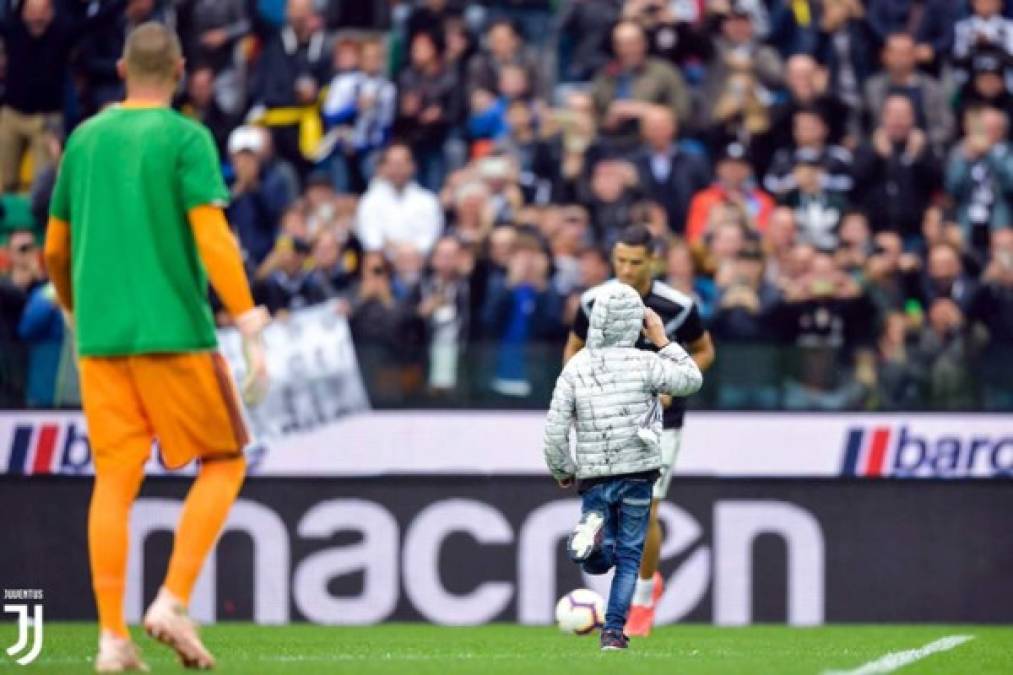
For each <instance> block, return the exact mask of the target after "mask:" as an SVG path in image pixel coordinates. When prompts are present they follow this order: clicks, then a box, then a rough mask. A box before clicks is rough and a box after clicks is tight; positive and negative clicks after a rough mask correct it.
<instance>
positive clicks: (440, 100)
mask: <svg viewBox="0 0 1013 675" xmlns="http://www.w3.org/2000/svg"><path fill="white" fill-rule="evenodd" d="M442 50H443V44H442V42H441V41H440V40H439V39H438V38H437V37H436V36H435V35H433V34H431V33H416V35H415V37H414V38H412V41H411V63H410V65H409V66H408V68H406V69H405V70H404V71H402V73H401V76H400V78H399V79H398V95H399V103H398V106H399V107H398V117H397V121H396V123H395V131H396V133H398V135H399V136H400V137H401V138H402V139H404V140H405V141H408V142H409V143H411V147H412V151H413V152H414V154H415V157H416V159H417V161H418V165H419V176H420V178H419V182H420V183H421V184H422V185H423V186H424V187H426V188H427V189H429V190H439V189H440V186H441V184H442V183H443V178H444V176H445V175H446V173H447V165H446V160H445V157H444V145H445V144H446V143H447V139H448V137H449V132H450V125H452V124H454V123H456V122H457V121H458V120H459V118H460V116H461V111H460V106H461V100H462V99H461V92H459V91H457V89H458V87H459V86H460V83H459V82H458V81H457V79H456V78H455V77H454V73H453V72H451V71H450V70H448V69H447V68H446V67H445V66H444V64H443V57H442Z"/></svg>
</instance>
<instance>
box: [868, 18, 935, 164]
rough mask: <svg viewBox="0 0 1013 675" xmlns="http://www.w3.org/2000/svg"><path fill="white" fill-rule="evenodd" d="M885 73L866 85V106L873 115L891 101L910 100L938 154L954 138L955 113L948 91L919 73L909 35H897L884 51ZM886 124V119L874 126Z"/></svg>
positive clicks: (915, 50) (916, 57)
mask: <svg viewBox="0 0 1013 675" xmlns="http://www.w3.org/2000/svg"><path fill="white" fill-rule="evenodd" d="M882 56H883V67H884V71H885V72H882V73H880V74H879V75H874V76H873V77H871V78H869V79H868V81H866V83H865V105H866V108H867V109H868V110H869V111H870V112H871V113H872V114H873V115H876V114H877V113H881V111H882V110H883V109H884V106H885V104H886V100H887V98H889V97H891V96H896V95H904V96H907V97H908V99H909V100H910V101H911V105H912V107H913V108H914V113H915V123H916V124H917V126H918V127H919V128H920V129H922V130H923V131H924V132H925V133H926V134H928V139H929V141H930V142H931V143H932V145H933V148H934V149H935V150H936V151H937V152H938V151H939V150H941V149H942V148H943V147H945V145H946V143H948V142H949V140H950V139H951V138H952V137H953V128H954V122H953V111H952V109H951V108H950V106H949V105H947V99H946V91H945V90H944V89H943V86H942V85H941V84H940V83H939V81H938V80H936V79H935V78H933V77H931V76H930V75H926V74H925V73H922V72H919V71H918V70H917V63H918V46H917V45H916V44H915V42H914V40H913V39H912V37H911V36H910V35H909V34H907V33H893V34H892V35H890V36H889V38H888V39H887V41H886V44H885V46H884V47H883V54H882ZM882 123H883V118H882V115H881V114H879V116H878V117H874V124H875V125H881V124H882Z"/></svg>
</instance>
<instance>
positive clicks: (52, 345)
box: [18, 283, 81, 408]
mask: <svg viewBox="0 0 1013 675" xmlns="http://www.w3.org/2000/svg"><path fill="white" fill-rule="evenodd" d="M18 337H20V338H21V340H22V341H24V343H25V345H26V346H27V347H28V378H27V386H26V388H25V403H26V404H27V405H28V406H29V407H30V408H61V407H64V406H76V405H80V403H81V396H80V392H79V390H78V382H77V367H76V364H75V354H74V345H73V339H72V338H71V336H70V335H69V331H68V329H67V328H66V326H65V324H64V318H63V310H61V309H60V305H59V303H58V302H57V300H56V290H55V289H54V288H53V285H52V284H49V283H47V284H44V285H41V286H38V287H37V288H36V289H35V290H34V291H32V293H31V295H30V296H29V298H28V302H27V303H26V304H25V309H24V312H23V313H22V315H21V321H20V323H19V324H18Z"/></svg>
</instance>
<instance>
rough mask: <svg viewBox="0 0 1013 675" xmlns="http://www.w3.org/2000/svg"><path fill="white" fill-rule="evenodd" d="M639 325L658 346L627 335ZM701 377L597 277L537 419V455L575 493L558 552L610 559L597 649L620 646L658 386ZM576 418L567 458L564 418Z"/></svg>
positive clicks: (654, 318)
mask: <svg viewBox="0 0 1013 675" xmlns="http://www.w3.org/2000/svg"><path fill="white" fill-rule="evenodd" d="M641 331H643V333H644V335H645V336H646V337H647V339H648V340H650V341H651V342H652V343H653V344H654V346H655V347H657V349H658V352H657V353H652V352H648V351H643V350H639V349H637V348H636V347H635V346H634V345H635V344H636V342H637V339H638V337H639V336H640V334H641ZM702 383H703V375H702V374H701V373H700V368H699V367H697V365H696V363H695V362H694V361H693V359H691V358H690V357H689V355H688V354H687V353H686V351H685V350H684V349H683V348H682V347H680V346H679V345H678V344H677V343H675V342H670V341H669V339H668V337H667V336H666V334H665V326H664V325H663V324H662V322H661V319H660V318H659V317H658V315H657V314H656V313H655V312H654V311H652V310H650V309H647V308H645V307H644V303H643V300H642V299H641V297H640V294H639V293H637V291H635V290H634V289H633V288H631V287H630V286H627V285H625V284H622V283H619V282H612V283H609V284H606V285H605V286H603V287H602V288H601V289H600V291H599V293H598V295H597V297H596V301H595V304H594V309H593V310H592V312H591V317H590V327H589V331H588V339H587V345H586V347H585V348H584V349H582V350H581V351H580V352H578V353H577V354H576V355H575V356H574V357H573V358H572V359H570V360H569V361H568V362H567V364H566V367H565V368H564V369H563V372H562V374H561V375H560V376H559V380H558V381H557V382H556V388H555V391H554V392H553V395H552V406H551V408H550V409H549V414H548V417H547V419H546V425H545V462H546V464H547V465H548V467H549V470H550V471H551V472H552V476H553V477H554V478H555V479H556V480H557V481H558V482H559V484H560V486H561V487H569V486H570V485H571V484H572V483H573V481H574V479H576V480H577V482H578V489H579V492H580V494H581V496H582V499H583V506H582V511H583V515H582V516H581V519H580V522H579V523H578V524H577V526H576V527H575V528H574V530H573V533H572V534H571V535H570V537H569V539H568V541H567V553H568V554H569V556H570V558H571V559H572V560H573V561H574V562H576V563H579V564H580V565H581V567H582V568H583V569H584V571H585V572H587V573H588V574H605V573H606V572H608V571H609V570H610V569H612V568H613V567H615V568H616V572H615V577H614V578H613V580H612V588H611V591H610V593H609V600H608V609H607V610H606V613H605V627H604V629H603V630H602V634H601V648H602V649H603V650H612V649H626V648H627V647H628V645H629V639H628V638H627V637H626V636H625V635H624V634H623V627H624V626H625V625H626V618H627V614H628V613H629V608H630V602H631V600H632V598H633V589H634V586H635V585H636V580H637V572H638V570H639V569H640V558H641V556H642V555H643V551H644V538H645V536H646V534H647V524H648V520H649V516H650V510H651V489H652V487H653V485H654V481H655V480H657V478H658V475H659V468H660V467H661V465H662V458H661V426H662V425H661V405H660V402H659V401H658V395H659V394H668V395H670V396H689V395H690V394H693V393H695V392H697V391H698V390H699V389H700V386H701V385H702ZM574 423H575V424H576V433H577V447H576V458H574V457H572V456H571V454H570V444H569V432H570V425H571V424H574Z"/></svg>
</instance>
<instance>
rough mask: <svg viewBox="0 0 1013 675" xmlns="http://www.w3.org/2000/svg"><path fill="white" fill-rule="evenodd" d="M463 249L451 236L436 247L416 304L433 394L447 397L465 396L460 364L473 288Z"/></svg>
mask: <svg viewBox="0 0 1013 675" xmlns="http://www.w3.org/2000/svg"><path fill="white" fill-rule="evenodd" d="M463 254H464V249H463V248H462V246H461V243H460V242H459V241H457V239H455V238H454V237H452V236H447V237H443V238H441V239H440V240H439V241H437V242H436V245H435V246H434V247H433V252H432V255H431V256H430V258H429V269H428V273H427V274H426V276H424V277H423V279H422V283H421V284H420V286H419V288H418V291H417V293H416V294H415V296H414V298H413V304H414V306H415V307H416V308H417V311H418V315H419V317H420V318H421V319H422V321H423V322H424V323H425V326H426V341H427V345H428V357H429V358H428V371H427V375H426V384H427V388H428V390H429V393H430V394H433V395H436V396H448V395H454V394H461V393H463V390H462V387H463V385H464V384H465V382H464V379H465V376H466V375H467V373H465V372H462V369H461V364H462V362H463V359H464V356H465V352H466V350H467V345H468V340H469V336H470V331H471V320H472V319H471V312H470V309H471V298H470V297H469V294H470V290H471V289H470V286H469V284H468V279H467V278H466V276H465V268H464V262H463Z"/></svg>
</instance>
